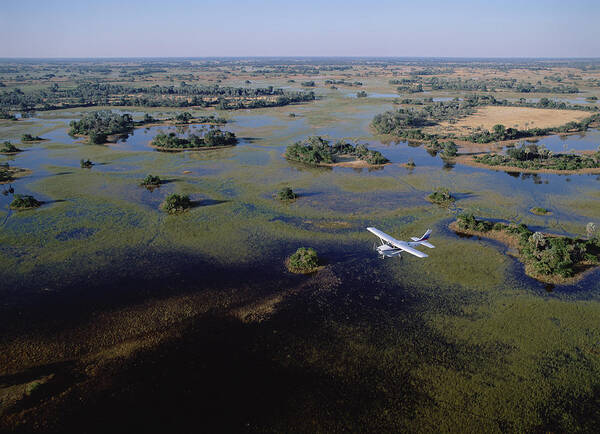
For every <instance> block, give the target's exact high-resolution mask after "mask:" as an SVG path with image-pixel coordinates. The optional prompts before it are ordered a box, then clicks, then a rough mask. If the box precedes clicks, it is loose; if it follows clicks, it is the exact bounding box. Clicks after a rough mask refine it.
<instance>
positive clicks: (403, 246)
mask: <svg viewBox="0 0 600 434" xmlns="http://www.w3.org/2000/svg"><path fill="white" fill-rule="evenodd" d="M367 230H368V231H369V232H371V233H372V234H374V235H376V236H377V237H378V238H379V241H381V245H380V246H378V247H377V248H376V250H377V252H378V253H379V254H380V255H381V257H382V258H386V257H387V258H391V257H394V256H400V257H402V256H401V253H402V252H406V253H410V254H411V255H415V256H416V257H418V258H426V257H427V255H426V254H425V253H423V252H420V251H418V250H417V249H415V247H417V246H425V247H429V248H430V249H433V248H435V246H434V245H433V244H431V243H430V242H429V241H427V240H428V239H429V236H430V235H431V229H427V232H425V234H424V235H423V236H422V237H421V238H417V237H411V240H412V241H408V242H406V241H400V240H397V239H396V238H394V237H391V236H389V235H388V234H386V233H385V232H381V231H380V230H379V229H376V228H367Z"/></svg>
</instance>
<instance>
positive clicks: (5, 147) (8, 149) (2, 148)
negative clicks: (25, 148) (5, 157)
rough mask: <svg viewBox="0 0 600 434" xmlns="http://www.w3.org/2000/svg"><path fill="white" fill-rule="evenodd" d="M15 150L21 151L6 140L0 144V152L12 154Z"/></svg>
mask: <svg viewBox="0 0 600 434" xmlns="http://www.w3.org/2000/svg"><path fill="white" fill-rule="evenodd" d="M16 152H21V149H19V148H17V147H16V146H15V145H13V144H12V143H11V142H9V141H8V140H6V141H5V142H4V143H2V145H0V153H2V154H14V153H16Z"/></svg>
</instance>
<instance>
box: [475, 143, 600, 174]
mask: <svg viewBox="0 0 600 434" xmlns="http://www.w3.org/2000/svg"><path fill="white" fill-rule="evenodd" d="M473 161H474V162H476V163H479V164H483V165H486V166H491V167H508V168H518V169H527V170H540V171H543V170H551V171H580V170H584V169H600V149H599V150H598V151H597V152H595V153H594V154H591V155H580V154H560V153H554V152H552V151H550V150H548V149H546V148H545V147H543V146H539V145H537V144H536V143H522V144H521V146H517V147H513V148H508V149H507V151H506V155H503V154H496V153H490V154H483V155H475V156H473Z"/></svg>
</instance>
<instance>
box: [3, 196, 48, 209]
mask: <svg viewBox="0 0 600 434" xmlns="http://www.w3.org/2000/svg"><path fill="white" fill-rule="evenodd" d="M41 205H42V202H40V201H38V200H37V199H36V198H34V197H33V196H28V195H22V194H15V196H14V199H13V201H12V202H11V204H10V208H11V209H30V208H37V207H39V206H41Z"/></svg>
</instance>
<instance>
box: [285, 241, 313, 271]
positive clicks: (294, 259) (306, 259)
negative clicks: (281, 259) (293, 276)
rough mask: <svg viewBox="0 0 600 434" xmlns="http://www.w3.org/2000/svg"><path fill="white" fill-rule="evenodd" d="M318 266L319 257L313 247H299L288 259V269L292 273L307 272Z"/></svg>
mask: <svg viewBox="0 0 600 434" xmlns="http://www.w3.org/2000/svg"><path fill="white" fill-rule="evenodd" d="M318 266H319V257H318V256H317V252H316V251H315V249H313V248H311V247H308V248H306V247H300V248H299V249H298V250H296V253H294V254H293V255H292V256H290V257H289V259H288V269H289V270H290V271H291V272H293V273H308V272H311V271H314V270H316V268H317V267H318Z"/></svg>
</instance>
